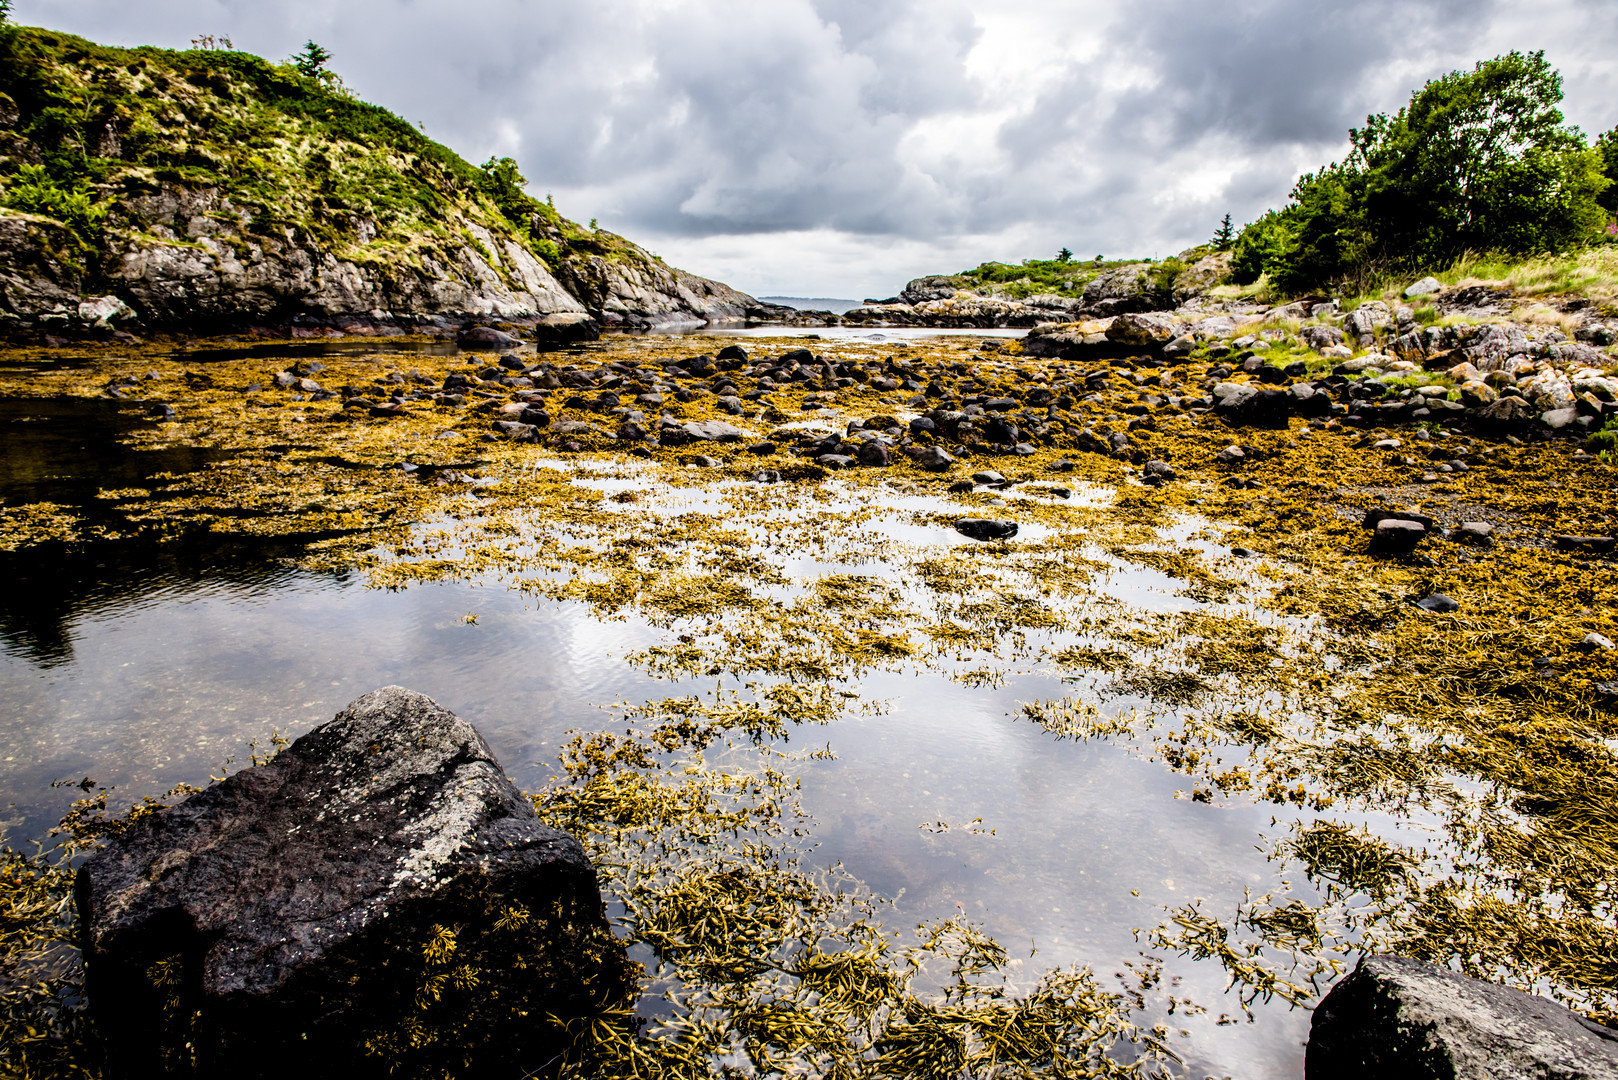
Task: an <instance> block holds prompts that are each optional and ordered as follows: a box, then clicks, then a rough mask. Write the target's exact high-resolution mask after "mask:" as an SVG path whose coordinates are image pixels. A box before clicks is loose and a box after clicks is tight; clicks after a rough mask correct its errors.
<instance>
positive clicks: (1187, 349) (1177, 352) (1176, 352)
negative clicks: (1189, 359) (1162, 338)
mask: <svg viewBox="0 0 1618 1080" xmlns="http://www.w3.org/2000/svg"><path fill="white" fill-rule="evenodd" d="M1196 347H1197V339H1196V338H1194V337H1192V336H1191V335H1190V334H1181V335H1180V336H1179V337H1177V338H1175V339H1174V340H1173V341H1170V342H1169V343H1168V344H1167V345H1164V346H1163V355H1164V356H1190V355H1191V350H1193V349H1195V348H1196Z"/></svg>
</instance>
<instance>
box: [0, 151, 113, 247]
mask: <svg viewBox="0 0 1618 1080" xmlns="http://www.w3.org/2000/svg"><path fill="white" fill-rule="evenodd" d="M0 200H3V201H4V203H5V205H6V206H9V207H11V208H12V209H13V210H21V211H23V212H24V213H29V214H39V215H41V216H42V217H48V218H55V219H56V220H57V221H60V222H61V223H62V224H63V225H66V226H67V227H68V230H69V231H70V232H72V233H73V235H74V236H75V237H76V238H77V239H78V241H79V243H80V244H82V245H83V246H85V247H86V248H94V247H97V246H99V245H100V243H101V226H102V221H103V219H105V218H106V216H107V211H108V210H110V209H112V203H111V201H101V202H98V201H97V200H96V192H95V189H94V188H93V187H91V186H90V184H89V182H88V181H85V180H79V181H77V182H72V183H70V184H67V185H64V184H63V183H61V182H59V181H57V180H55V179H53V178H52V177H51V175H50V172H49V170H47V169H46V168H45V166H43V165H24V166H22V167H21V168H19V169H18V170H17V172H16V174H15V175H14V176H12V178H11V180H10V181H9V182H8V183H7V184H6V189H5V193H4V195H3V196H0Z"/></svg>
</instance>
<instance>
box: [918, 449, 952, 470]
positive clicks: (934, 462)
mask: <svg viewBox="0 0 1618 1080" xmlns="http://www.w3.org/2000/svg"><path fill="white" fill-rule="evenodd" d="M911 460H913V461H914V462H915V463H916V464H917V465H919V466H920V467H921V468H923V469H927V470H928V471H930V472H943V471H944V470H946V469H948V468H949V467H950V466H951V465H954V464H955V459H954V458H953V457H951V456H950V455H949V454H947V453H945V451H944V448H943V447H942V446H925V447H922V448H921V449H920V450H918V451H916V452H915V453H914V454H912V455H911Z"/></svg>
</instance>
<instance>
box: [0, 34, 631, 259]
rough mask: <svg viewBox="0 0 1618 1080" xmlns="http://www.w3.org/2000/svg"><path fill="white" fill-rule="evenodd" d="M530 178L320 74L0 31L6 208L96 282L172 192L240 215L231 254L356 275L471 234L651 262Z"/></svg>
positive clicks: (210, 54)
mask: <svg viewBox="0 0 1618 1080" xmlns="http://www.w3.org/2000/svg"><path fill="white" fill-rule="evenodd" d="M522 183H523V181H522V178H521V176H520V175H519V174H518V173H517V168H516V164H515V163H514V162H511V161H510V160H509V159H508V160H504V161H501V162H490V163H488V164H487V165H485V166H484V167H481V168H480V167H477V166H474V165H472V164H470V163H468V162H467V161H465V160H463V159H462V158H461V157H459V156H458V155H456V154H455V153H454V152H453V151H451V150H449V149H448V148H446V147H444V146H442V145H440V144H439V143H436V142H434V141H433V140H431V139H429V138H427V137H426V136H425V135H424V134H422V133H421V132H420V131H418V130H417V129H416V128H415V127H413V126H412V125H411V124H410V123H408V122H406V121H405V120H403V119H401V118H400V117H398V116H395V115H394V114H393V113H391V112H388V111H387V110H386V109H382V108H379V107H377V106H375V105H369V104H367V103H365V102H362V101H359V100H357V99H356V98H354V97H353V96H352V95H351V94H349V93H348V92H347V91H346V90H345V89H344V88H343V87H342V84H341V82H340V80H337V79H336V78H334V77H332V76H331V75H330V74H329V73H326V72H323V71H316V72H315V73H314V74H305V73H303V72H301V71H300V70H299V69H298V68H297V67H294V66H293V65H291V64H275V63H271V62H269V61H266V60H264V59H262V58H260V57H257V56H253V55H250V54H248V53H243V52H233V51H222V50H189V51H173V50H167V49H156V48H136V49H119V48H109V47H106V46H102V45H96V44H94V43H92V42H89V41H86V40H84V39H82V38H78V37H74V36H71V35H68V34H62V33H56V32H53V31H49V30H41V29H35V28H29V27H6V28H3V29H0V205H3V206H5V207H8V208H10V209H12V210H16V211H21V212H24V213H28V214H35V215H39V216H42V217H46V218H50V219H53V220H56V221H59V222H61V223H62V224H64V225H66V226H67V227H68V229H69V230H70V232H71V235H72V236H73V238H74V239H75V241H76V246H77V250H75V251H64V252H60V253H59V254H60V255H61V256H63V257H64V258H66V259H68V260H69V261H70V262H72V263H73V264H75V265H77V266H79V267H82V268H83V269H85V270H86V271H88V272H89V273H91V275H92V276H93V274H94V268H95V261H96V259H97V258H98V257H99V256H102V255H104V254H105V253H106V252H107V251H108V250H109V249H110V248H111V247H112V246H114V243H115V242H116V241H117V240H119V239H121V238H127V239H135V238H136V237H133V236H131V235H130V234H131V233H134V232H138V231H139V229H140V226H141V222H140V220H139V214H138V213H136V212H133V211H132V209H131V207H132V206H134V205H137V204H138V200H139V198H140V197H141V196H143V195H151V194H156V193H158V192H159V191H161V190H162V189H163V187H164V186H165V185H175V184H178V185H183V186H185V187H187V188H191V189H202V188H210V189H215V190H217V191H218V192H219V193H220V194H221V195H222V196H224V198H225V199H227V200H228V201H229V203H231V204H232V205H233V206H234V207H235V208H237V209H238V210H239V211H240V214H239V215H237V216H236V218H235V219H234V220H232V222H231V227H232V230H233V233H234V235H235V237H236V239H235V242H236V243H251V242H252V240H253V238H254V236H264V237H273V238H278V239H288V240H290V241H292V242H293V243H296V244H299V245H312V246H315V247H318V248H319V249H322V250H324V251H329V252H330V253H332V254H333V255H335V256H337V257H338V258H341V259H346V260H352V261H354V262H356V263H359V264H362V265H363V264H366V263H373V264H374V263H378V262H384V263H385V262H391V261H394V260H399V259H404V260H407V261H408V262H410V263H412V264H414V265H418V266H419V265H420V264H421V260H422V259H424V258H428V259H434V260H436V261H440V262H443V261H447V257H448V255H449V252H450V251H451V250H452V249H454V248H457V247H461V246H464V245H468V244H471V245H473V246H476V245H477V244H478V241H477V239H476V238H475V237H473V236H472V235H470V234H469V233H468V232H467V231H466V229H465V223H474V224H476V225H478V226H481V227H483V228H486V229H488V230H490V231H491V232H492V233H493V234H495V235H496V236H499V237H502V238H505V237H511V238H515V239H517V240H518V242H520V243H521V244H522V245H523V246H525V247H526V248H528V249H529V250H530V251H532V252H533V253H534V254H535V255H536V256H538V257H539V258H540V259H542V260H543V261H545V262H546V263H547V264H549V265H550V266H552V267H553V268H554V267H555V266H556V265H557V264H558V262H559V261H561V260H564V259H566V258H568V257H570V256H574V255H602V256H606V257H608V258H641V259H644V258H646V256H645V255H644V253H642V252H640V251H639V249H637V248H635V247H634V246H633V245H631V244H629V243H628V242H627V241H624V240H622V239H621V238H619V237H616V236H613V235H612V234H609V233H602V232H596V231H594V230H591V229H588V228H585V227H583V226H580V225H577V224H575V223H573V222H571V221H568V220H567V219H565V218H563V217H562V216H561V215H560V214H558V213H557V212H556V211H555V209H553V208H552V207H551V206H549V205H547V204H546V203H543V202H540V201H538V200H536V199H533V198H531V197H529V196H528V195H527V194H525V193H524V192H523V190H522ZM238 222H239V223H240V224H239V231H238ZM162 239H164V240H168V241H173V240H176V239H177V240H179V241H181V242H183V241H184V240H185V239H186V238H184V237H179V238H174V237H163V238H162Z"/></svg>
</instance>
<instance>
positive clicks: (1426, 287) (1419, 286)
mask: <svg viewBox="0 0 1618 1080" xmlns="http://www.w3.org/2000/svg"><path fill="white" fill-rule="evenodd" d="M1442 288H1443V286H1442V285H1441V284H1439V282H1438V279H1437V278H1435V277H1424V278H1422V279H1421V280H1420V281H1418V282H1416V283H1415V284H1414V285H1411V286H1410V287H1409V288H1407V289H1406V290H1405V299H1407V300H1409V299H1411V298H1413V297H1417V296H1429V295H1431V294H1433V293H1435V292H1437V291H1438V290H1439V289H1442Z"/></svg>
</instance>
